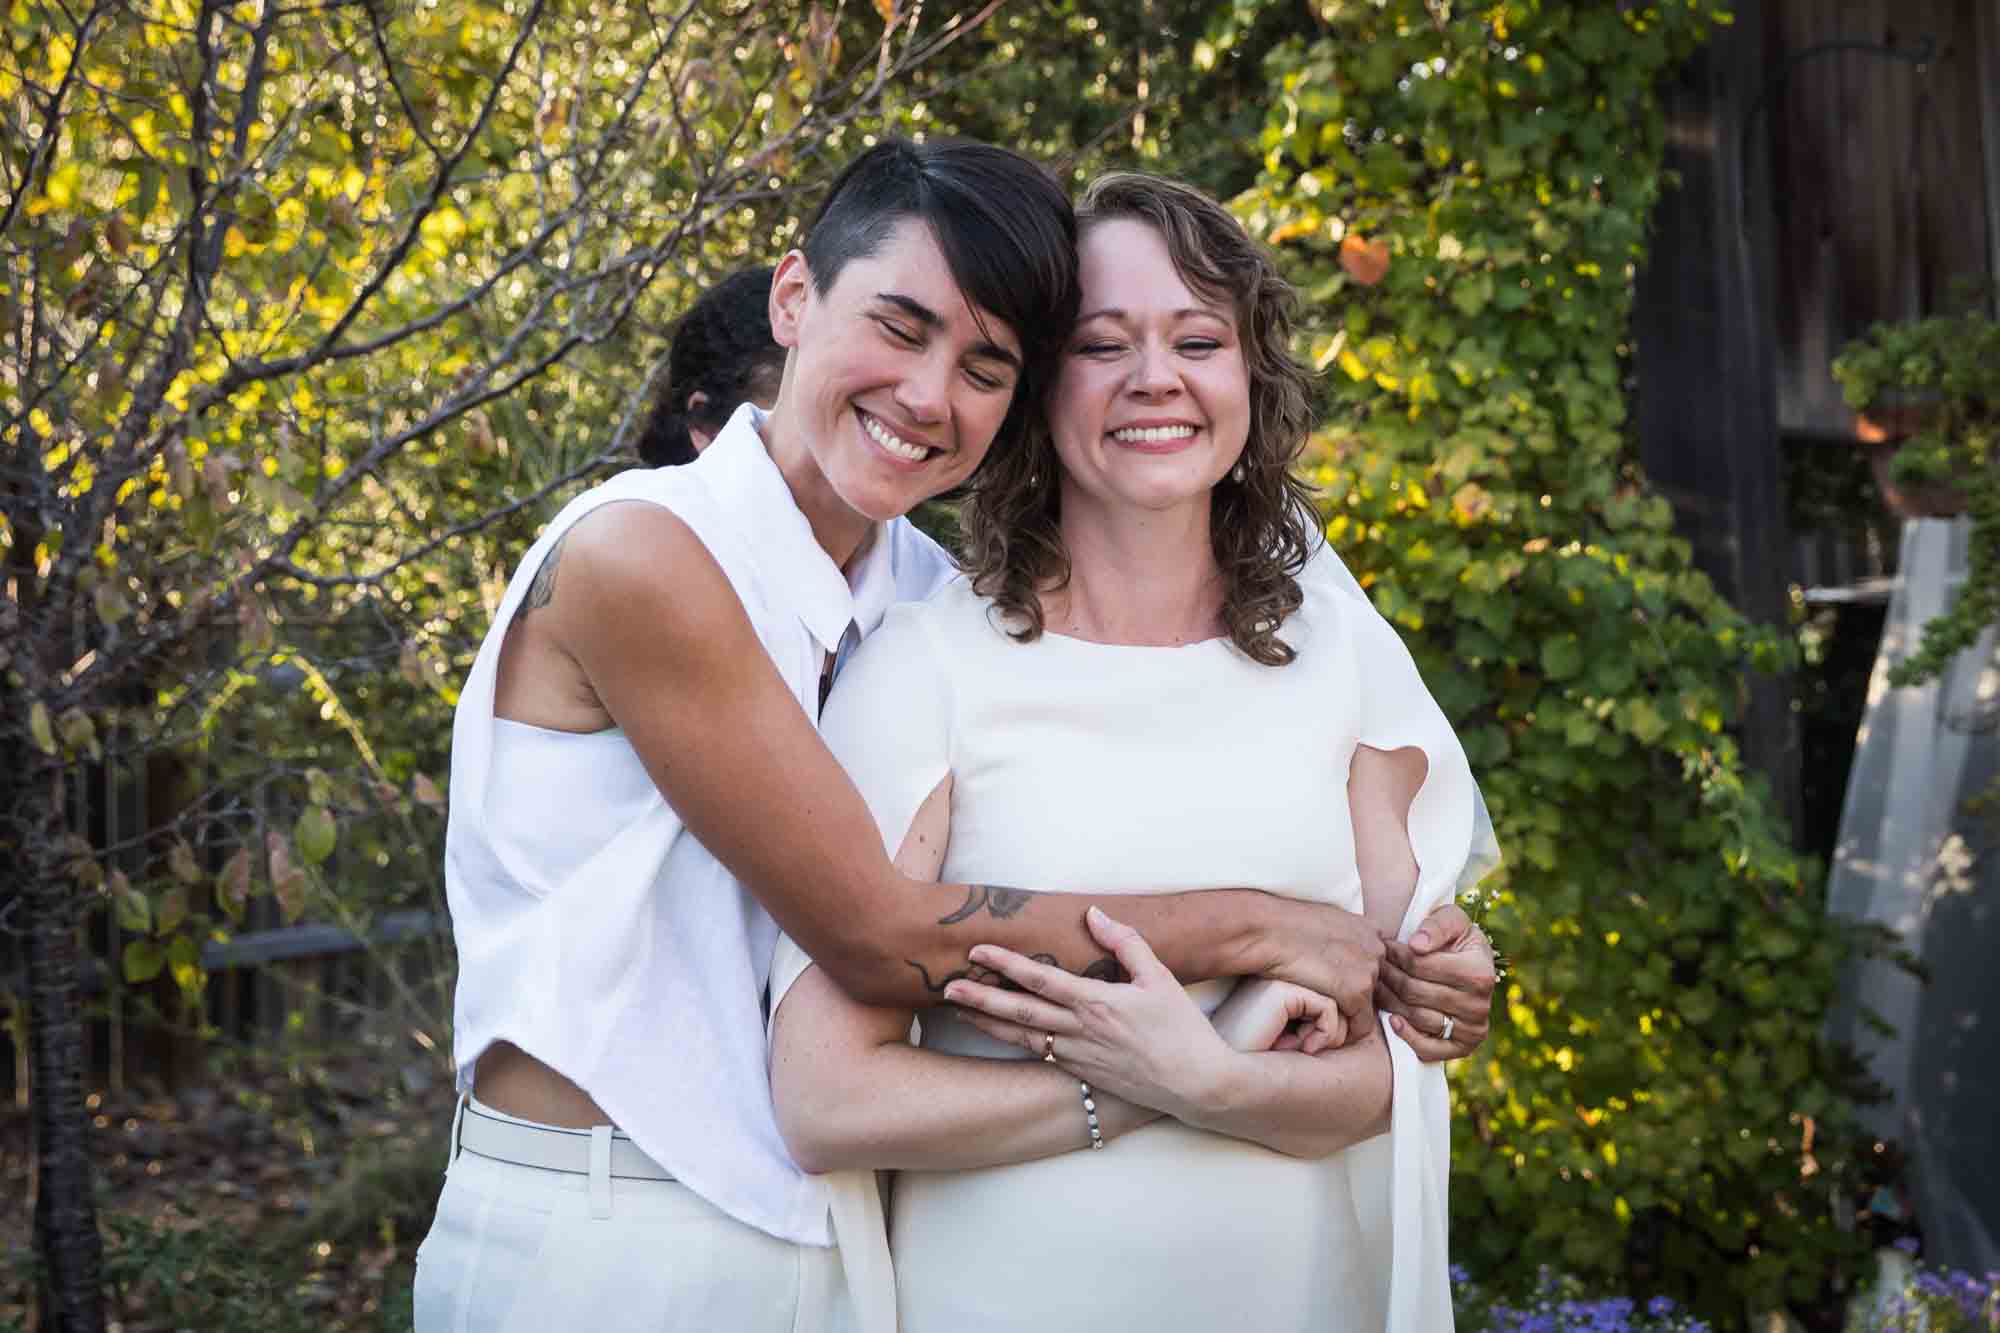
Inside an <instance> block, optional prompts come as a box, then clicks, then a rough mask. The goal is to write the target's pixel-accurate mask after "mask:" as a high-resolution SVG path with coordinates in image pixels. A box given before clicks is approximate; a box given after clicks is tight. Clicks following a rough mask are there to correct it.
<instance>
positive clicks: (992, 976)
mask: <svg viewBox="0 0 2000 1333" xmlns="http://www.w3.org/2000/svg"><path fill="white" fill-rule="evenodd" d="M1028 956H1029V957H1030V958H1032V959H1034V960H1035V961H1036V962H1038V963H1042V964H1045V965H1046V966H1049V967H1062V961H1061V960H1060V959H1058V958H1057V957H1056V956H1055V955H1054V954H1052V953H1036V954H1029V955H1028ZM903 961H904V962H906V963H908V964H909V965H910V966H911V967H914V968H915V969H917V975H918V976H920V977H922V978H923V979H924V989H925V990H927V991H929V992H930V993H931V994H933V995H942V994H944V988H945V987H946V986H949V985H950V984H951V983H952V982H954V981H976V982H979V983H980V984H981V985H984V986H996V987H998V988H999V989H1001V990H1020V989H1021V985H1020V983H1019V982H1017V981H1015V980H1013V978H1011V977H1008V976H1006V975H1005V974H1003V973H1000V972H995V971H994V970H993V969H992V968H990V967H981V966H980V965H979V964H977V963H967V964H966V965H965V966H964V967H961V968H956V969H954V970H952V971H950V972H947V973H945V974H944V975H943V976H941V977H938V978H936V979H935V980H933V979H932V977H931V972H930V969H929V968H927V967H925V966H924V965H923V964H922V963H920V962H918V961H917V960H916V959H914V958H906V959H904V960H903ZM1064 970H1065V971H1067V970H1068V969H1067V968H1065V969H1064ZM1077 975H1078V976H1080V977H1085V978H1088V979H1089V980H1091V981H1125V980H1127V978H1126V976H1125V969H1124V968H1122V967H1120V966H1119V965H1118V960H1117V959H1116V958H1109V957H1106V958H1100V959H1098V960H1097V961H1096V962H1093V963H1090V964H1088V965H1087V966H1085V967H1084V968H1083V969H1082V970H1081V971H1079V972H1078V973H1077Z"/></svg>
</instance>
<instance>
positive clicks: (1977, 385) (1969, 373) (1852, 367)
mask: <svg viewBox="0 0 2000 1333" xmlns="http://www.w3.org/2000/svg"><path fill="white" fill-rule="evenodd" d="M1833 377H1834V379H1836V380H1838V381H1839V382H1840V389H1841V394H1842V395H1843V396H1844V397H1845V398H1846V399H1847V405H1848V406H1849V407H1851V408H1853V409H1854V410H1855V411H1857V412H1864V413H1868V414H1870V415H1871V416H1875V417H1878V418H1881V419H1882V421H1883V422H1886V423H1887V424H1888V425H1889V428H1890V431H1891V433H1896V434H1901V433H1903V432H1904V431H1906V430H1907V431H1908V438H1907V439H1905V440H1904V442H1903V444H1902V447H1901V448H1900V449H1898V450H1897V451H1896V456H1895V459H1894V461H1893V463H1892V465H1891V466H1892V468H1893V470H1894V474H1895V476H1896V477H1897V478H1898V479H1899V480H1902V481H1905V482H1910V483H1914V484H1916V485H1920V486H1921V485H1925V484H1932V485H1936V484H1942V485H1945V486H1949V487H1952V488H1955V489H1957V490H1959V491H1962V492H1963V494H1964V497H1965V508H1966V511H1967V512H1968V513H1969V514H1970V515H1971V518H1972V535H1971V540H1970V541H1969V542H1968V543H1967V548H1966V561H1967V571H1966V579H1965V582H1964V583H1963V584H1961V585H1960V586H1959V588H1958V590H1957V591H1956V592H1955V593H1954V594H1953V596H1952V600H1951V605H1950V606H1949V607H1947V608H1946V609H1945V610H1944V611H1943V612H1941V613H1940V614H1939V615H1938V616H1937V617H1936V618H1935V619H1933V620H1932V621H1930V623H1928V624H1926V625H1925V626H1924V635H1923V643H1922V645H1921V646H1920V647H1919V648H1918V650H1917V651H1916V652H1915V653H1913V654H1911V655H1910V656H1909V657H1908V658H1907V659H1905V660H1904V661H1902V662H1899V663H1897V665H1896V667H1895V670H1894V671H1893V672H1892V673H1891V675H1890V677H1889V679H1890V683H1891V684H1894V685H1915V684H1918V683H1921V682H1923V681H1926V680H1933V679H1935V678H1936V677H1937V676H1939V675H1941V674H1942V673H1943V672H1944V669H1945V668H1946V667H1947V666H1948V665H1950V663H1951V659H1952V658H1953V657H1955V656H1956V655H1957V654H1958V653H1960V652H1962V651H1963V650H1964V649H1966V648H1969V647H1971V646H1972V644H1973V643H1974V642H1975V641H1977V639H1978V638H1979V636H1980V634H1981V633H1983V632H1984V631H1985V630H1986V629H1987V628H1988V627H1989V626H1991V625H1992V624H1993V623H1994V622H1995V621H1996V620H2000V470H1996V468H1995V457H1994V455H1995V451H1996V450H2000V323H1995V322H1994V321H1993V320H1992V319H1990V318H1988V317H1986V316H1985V315H1983V314H1981V313H1979V311H1978V310H1977V309H1976V308H1974V309H1968V310H1966V311H1965V313H1963V314H1959V315H1941V316H1937V317H1934V318H1931V319H1924V320H1915V321H1912V322H1910V323H1905V324H1877V325H1876V326H1875V327H1873V328H1872V329H1870V330H1869V331H1868V332H1867V333H1866V334H1865V335H1863V336H1862V337H1860V338H1857V339H1856V340H1854V341H1853V342H1851V343H1849V344H1848V345H1847V346H1846V347H1844V348H1842V349H1841V352H1840V355H1839V357H1837V358H1836V359H1835V360H1834V363H1833Z"/></svg>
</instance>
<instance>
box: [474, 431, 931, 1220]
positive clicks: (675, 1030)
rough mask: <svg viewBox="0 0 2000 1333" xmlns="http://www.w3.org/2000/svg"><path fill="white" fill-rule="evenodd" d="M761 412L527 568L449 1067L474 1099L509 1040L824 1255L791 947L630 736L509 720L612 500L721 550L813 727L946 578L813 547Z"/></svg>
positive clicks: (890, 554) (583, 502) (490, 750)
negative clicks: (891, 619) (768, 1050)
mask: <svg viewBox="0 0 2000 1333" xmlns="http://www.w3.org/2000/svg"><path fill="white" fill-rule="evenodd" d="M761 420H762V417H761V414H760V413H758V412H757V410H756V409H755V408H754V407H751V406H750V405H748V404H746V405H744V406H743V407H742V408H740V409H739V410H738V411H737V413H736V415H735V416H733V417H732V418H731V419H730V421H729V424H728V425H727V426H726V427H725V428H724V429H723V431H722V433H721V434H720V435H718V436H717V437H716V440H715V443H714V444H712V445H711V446H710V447H709V448H708V449H707V450H705V451H704V452H703V454H702V456H701V458H700V459H698V460H697V461H695V462H694V463H691V464H689V465H687V466H686V467H678V468H660V469H656V470H635V471H631V472H624V473H620V474H619V475H617V476H615V477H612V478H611V479H609V480H608V481H606V482H604V483H603V484H602V485H600V486H598V487H596V488H595V489H593V490H591V491H589V492H587V493H585V494H584V495H582V496H580V497H578V498H577V499H576V500H574V501H572V502H571V503H570V504H569V505H568V506H567V507H565V508H564V509H563V510H562V512H561V513H559V514H558V515H557V516H556V517H555V519H554V520H553V521H552V522H551V523H550V524H549V526H548V528H547V529H546V530H545V531H544V532H543V533H542V535H541V538H540V539H539V540H538V541H537V542H536V543H535V544H534V546H533V547H531V548H530V549H529V551H528V553H527V555H526V556H524V557H523V558H522V561H521V565H520V568H519V569H518V570H517V571H516V572H515V575H514V578H513V581H512V582H511V583H510V584H509V586H508V589H507V594H506V597H505V598H504V600H503V601H502V602H501V604H500V608H499V610H498V612H497V613H496V614H495V615H494V618H493V627H492V628H491V629H490V630H489V631H488V632H487V636H486V640H485V642H484V644H483V645H482V646H481V647H480V650H479V656H478V658H477V659H476V660H475V662H474V664H473V667H472V671H471V674H470V675H469V676H468V677H467V679H466V682H465V687H464V690H463V691H462V693H461V694H460V696H459V700H458V708H457V712H456V715H455V717H454V719H453V723H452V752H451V787H450V793H449V794H450V799H451V808H450V818H449V822H448V825H447V829H446V834H445V891H446V897H447V900H448V903H449V906H450V909H451V923H452V936H453V939H454V941H455V942H456V944H457V946H458V968H459V971H458V986H457V990H456V993H455V995H454V1001H453V1024H452V1027H453V1031H452V1058H453V1061H454V1063H455V1065H456V1067H457V1070H458V1082H459V1086H460V1087H461V1088H467V1089H469V1088H470V1086H471V1080H472V1072H473V1066H474V1064H475V1063H476V1062H477V1061H478V1059H479V1056H480V1054H481V1053H482V1052H483V1051H485V1049H486V1048H487V1047H488V1046H489V1045H491V1044H492V1043H493V1042H496V1041H509V1042H512V1043H513V1044H515V1045H516V1046H519V1047H520V1048H521V1049H522V1050H524V1051H526V1052H527V1053H528V1054H529V1055H532V1056H534V1057H535V1058H536V1059H538V1060H540V1061H542V1062H543V1063H544V1064H546V1065H548V1066H549V1067H550V1068H552V1069H554V1070H555V1071H556V1072H558V1073H560V1074H562V1075H563V1076H564V1077H565V1078H568V1079H569V1080H570V1081H572V1082H573V1083H575V1084H576V1085H577V1086H578V1087H580V1088H582V1089H583V1090H584V1091H585V1092H587V1093H588V1094H590V1096H591V1098H592V1099H593V1100H595V1101H596V1102H597V1104H598V1105H599V1106H601V1107H603V1108H604V1110H605V1112H606V1113H607V1114H608V1115H610V1116H611V1118H612V1119H613V1120H614V1121H616V1122H617V1124H618V1126H619V1128H621V1129H623V1130H624V1131H625V1132H626V1133H627V1134H629V1135H630V1136H631V1137H632V1139H633V1140H634V1141H635V1142H636V1143H637V1144H638V1145H639V1147H640V1148H641V1149H642V1150H644V1151H645V1153H646V1154H647V1156H649V1157H651V1158H653V1160H655V1161H657V1162H659V1163H660V1164H661V1165H662V1166H664V1167H666V1168H667V1170H669V1171H671V1172H672V1173H673V1174H674V1176H675V1178H676V1179H678V1180H679V1181H680V1182H681V1183H682V1184H684V1185H686V1186H688V1187H689V1188H690V1189H692V1190H694V1192H695V1193H697V1194H699V1195H701V1197H702V1198H704V1199H706V1200H707V1201H708V1202H710V1203H712V1204H714V1205H715V1206H716V1207H717V1208H720V1209H721V1210H722V1211H724V1212H726V1213H728V1214H729V1215H730V1216H732V1217H734V1218H736V1219H737V1220H738V1221H741V1222H745V1223H747V1224H749V1225H750V1226H753V1227H756V1228H758V1229H759V1230H762V1231H766V1232H769V1233H770V1234H772V1235H774V1236H778V1237H781V1238H783V1239H787V1240H793V1241H800V1242H804V1243H807V1244H813V1245H826V1244H828V1243H830V1240H831V1230H830V1226H829V1222H828V1211H827V1210H828V1196H827V1191H826V1188H825V1185H824V1184H823V1182H821V1181H820V1180H818V1179H816V1178H814V1177H812V1176H808V1175H806V1174H805V1173H804V1172H802V1171H800V1170H799V1168H798V1166H797V1165H796V1164H794V1163H793V1162H792V1160H791V1157H790V1156H789V1155H788V1154H787V1153H786V1151H785V1145H784V1140H783V1138H782V1137H781V1136H780V1135H779V1133H778V1129H777V1122H776V1119H775V1117H774V1115H773V1113H772V1110H771V1090H770V1079H769V1075H768V1073H767V1066H766V1063H765V1058H764V1057H765V1041H764V1008H763V1000H764V988H765V983H766V981H767V979H768V977H769V969H770V960H771V950H772V947H773V945H774V944H775V942H776V940H777V935H778V929H777V925H776V923H775V922H773V921H772V920H771V918H770V916H769V914H767V913H766V912H765V911H764V909H763V908H762V907H761V906H759V905H758V903H757V900H756V899H755V898H753V897H751V895H750V893H749V892H748V891H747V890H746V889H745V888H744V887H743V886H742V885H741V884H739V883H737V881H736V879H735V877H734V876H732V875H731V874H730V873H729V871H728V870H727V869H726V868H725V867H724V866H723V865H722V864H721V863H720V862H718V861H717V860H716V859H715V857H714V856H712V855H710V853H709V851H708V849H707V848H706V847H704V846H702V845H701V843H699V842H698V841H696V840H695V838H694V837H693V836H692V835H691V834H689V833H688V831H687V829H686V828H685V827H684V826H683V825H682V824H681V821H680V818H679V816H678V815H676V814H675V813H674V810H673V808H672V807H671V806H669V805H668V804H667V803H666V800H665V799H664V798H663V797H662V796H661V795H660V792H659V789H658V788H656V787H655V786H654V785H653V782H652V779H651V777H650V776H649V775H648V774H647V772H646V769H645V766H644V765H643V764H642V763H641V762H640V760H639V756H638V754H637V753H636V752H634V751H633V749H632V747H631V745H630V744H629V743H627V742H626V740H625V738H624V737H623V736H622V735H621V734H619V733H618V732H616V731H606V732H598V733H593V734H589V735H571V734H567V733H562V732H555V731H549V730H546V729H543V728H538V727H531V726H526V725H523V724H521V723H516V722H509V721H506V720H504V719H501V718H498V717H496V716H494V713H493V698H494V681H495V675H496V672H497V670H498V666H499V657H500V645H501V642H502V640H503V638H504V637H505V635H506V631H507V626H508V624H509V623H510V622H511V621H512V619H513V616H514V613H515V611H516V610H517V608H518V607H519V606H520V604H521V601H522V598H523V597H524V596H525V594H526V592H527V588H528V585H529V584H530V582H531V581H532V580H533V578H534V574H535V571H536V570H537V569H539V568H540V566H541V562H542V560H543V558H544V557H545V556H546V555H547V554H548V552H549V550H550V548H551V547H553V546H554V544H555V543H556V542H557V541H558V540H560V538H561V537H562V535H563V534H564V533H565V532H567V531H568V530H569V528H570V526H571V525H573V524H574V523H576V522H577V521H578V520H579V519H581V518H582V517H583V516H584V515H586V514H588V513H591V512H593V511H594V510H596V509H597V508H599V507H600V506H602V505H606V504H611V503H615V502H619V501H639V502H643V503H648V504H657V505H661V506H664V507H665V508H667V509H670V510H672V511H673V512H674V513H675V514H676V515H677V516H679V517H680V518H681V520H682V521H684V522H685V523H686V524H687V525H688V526H689V528H691V529H692V530H693V531H694V533H695V535H696V536H697V537H699V538H700V539H701V542H702V544H703V545H704V546H705V547H707V548H708V551H709V553H710V554H711V555H712V556H714V558H715V560H716V563H717V564H719V565H720V566H721V568H722V572H723V574H724V575H725V576H727V577H728V579H729V582H730V586H731V588H732V589H733V590H734V591H735V593H736V595H737V597H738V598H739V600H741V602H742V604H743V608H744V611H745V613H746V614H747V615H748V617H749V619H750V622H751V624H752V626H753V627H754V628H755V629H756V631H757V636H758V638H759V639H760V640H761V642H762V643H763V646H764V650H765V651H766V652H767V653H768V654H769V655H770V660H771V662H772V664H773V665H774V666H775V667H776V668H777V670H778V672H779V674H780V675H781V676H782V677H783V678H784V680H785V682H786V684H787V685H788V686H789V687H790V688H791V691H792V694H793V697H794V698H795V699H797V701H798V704H799V707H800V708H801V709H802V710H803V711H804V712H805V714H806V715H807V716H808V717H813V716H815V715H816V714H817V711H818V705H819V679H820V669H821V664H822V663H823V662H824V661H825V658H826V654H828V653H830V652H834V651H836V650H837V649H838V648H839V647H840V646H841V644H842V642H843V639H844V638H846V639H852V637H853V636H852V635H850V634H848V629H849V626H850V624H851V625H852V626H853V627H854V629H855V631H856V632H858V634H860V635H862V636H865V635H867V634H869V633H870V632H872V631H873V630H874V629H875V628H876V626H877V625H879V624H880V623H881V619H882V616H883V614H884V613H885V612H886V611H887V610H888V608H889V605H890V604H891V603H892V602H895V601H897V600H901V599H910V598H920V597H923V596H926V595H928V594H929V593H930V592H931V591H932V590H934V589H935V588H937V587H938V585H939V584H940V583H942V582H943V581H944V580H945V579H947V578H949V577H951V575H952V573H953V567H952V565H951V562H950V559H949V558H948V557H947V556H946V555H945V554H944V552H943V551H942V550H941V549H940V548H939V547H938V546H937V545H936V543H934V542H932V541H931V540H930V539H929V538H928V537H925V536H924V535H923V534H922V533H921V532H918V531H917V530H916V529H915V528H913V527H911V526H910V525H909V524H908V523H906V522H904V521H903V520H901V519H898V520H897V521H895V522H893V523H889V524H886V525H883V526H881V527H879V528H877V529H876V531H875V533H874V536H873V537H872V539H871V543H870V545H869V546H868V548H867V549H866V550H865V551H864V552H863V553H862V554H860V555H859V556H857V557H856V559H855V560H854V561H852V562H851V564H850V567H849V569H848V570H847V571H846V572H845V573H843V572H842V571H841V569H840V568H839V567H838V566H836V565H835V564H834V563H833V561H832V560H831V559H830V558H829V557H828V556H827V554H826V552H825V551H824V550H822V549H821V548H820V546H819V544H818V543H817V542H816V541H815V540H814V538H813V535H812V530H811V527H810V526H809V525H808V523H807V522H806V519H805V516H804V515H803V514H801V513H800V512H799V510H798V507H797V505H796V504H795V503H794V502H793V500H792V496H791V491H790V489H789V488H788V487H787V486H786V485H785V481H784V478H783V477H782V476H780V475H779V473H778V469H777V467H776V465H775V464H773V463H772V462H771V459H770V456H769V455H768V454H767V453H766V452H765V449H764V444H763V440H762V438H761V437H760V435H759V429H760V426H761Z"/></svg>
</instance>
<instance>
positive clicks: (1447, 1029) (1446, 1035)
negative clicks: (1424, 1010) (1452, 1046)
mask: <svg viewBox="0 0 2000 1333" xmlns="http://www.w3.org/2000/svg"><path fill="white" fill-rule="evenodd" d="M1457 1026H1458V1020H1457V1019H1455V1018H1453V1017H1452V1016H1451V1015H1450V1014H1446V1015H1445V1016H1444V1030H1443V1031H1442V1032H1440V1033H1438V1040H1439V1041H1450V1040H1451V1030H1452V1029H1453V1028H1455V1027H1457Z"/></svg>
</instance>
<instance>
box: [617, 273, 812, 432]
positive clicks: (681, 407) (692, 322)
mask: <svg viewBox="0 0 2000 1333" xmlns="http://www.w3.org/2000/svg"><path fill="white" fill-rule="evenodd" d="M771 274H772V270H771V269H769V268H746V269H739V270H738V271H737V272H735V273H732V274H730V275H729V276H728V277H726V278H724V279H723V280H722V281H721V282H718V283H716V284H715V286H713V287H711V288H709V289H708V290H707V291H706V292H704V293H702V296H701V299H700V300H698V301H696V302H695V303H694V304H693V305H691V306H689V307H688V308H687V313H686V314H684V315H682V316H681V317H680V320H679V321H678V322H677V323H676V324H675V325H674V340H673V347H672V349H671V350H670V351H669V352H668V353H667V380H666V383H665V384H663V385H661V386H660V391H659V394H658V396H657V397H655V398H654V399H653V407H652V411H651V412H650V413H648V414H647V417H646V425H645V429H644V430H642V431H641V432H640V433H639V457H640V458H641V459H643V460H644V461H645V464H646V466H647V467H669V466H672V465H674V464H678V463H692V462H693V461H694V458H695V447H694V437H693V434H692V432H693V431H694V430H695V429H699V430H701V431H703V432H705V433H706V434H708V435H711V436H712V435H714V434H715V433H716V432H717V431H720V430H721V429H722V427H723V426H724V425H725V424H726V423H727V422H728V420H729V416H730V414H731V413H732V412H734V411H735V410H736V408H737V406H738V405H739V404H742V403H745V402H748V401H750V400H752V399H765V400H769V399H771V398H774V397H776V396H777V391H778V378H779V376H781V375H782V374H784V370H785V349H784V348H782V347H780V346H778V344H777V343H775V342H773V341H771ZM697 393H698V394H701V395H703V397H704V400H705V401H704V402H703V403H702V404H701V405H700V406H699V407H692V408H691V407H689V406H688V399H689V398H691V397H693V396H694V395H695V394H697Z"/></svg>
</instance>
